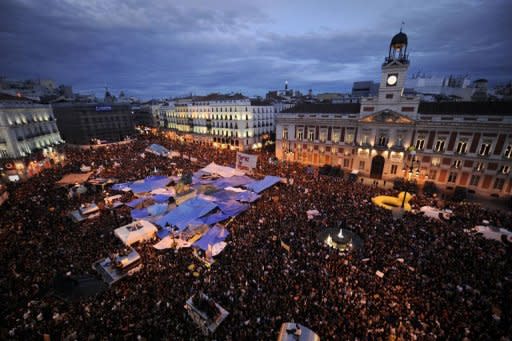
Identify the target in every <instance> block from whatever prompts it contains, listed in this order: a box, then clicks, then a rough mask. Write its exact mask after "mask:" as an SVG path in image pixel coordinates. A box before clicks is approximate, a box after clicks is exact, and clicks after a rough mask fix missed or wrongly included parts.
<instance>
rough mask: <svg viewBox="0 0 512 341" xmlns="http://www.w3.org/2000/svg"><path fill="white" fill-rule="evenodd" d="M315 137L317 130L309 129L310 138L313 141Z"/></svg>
mask: <svg viewBox="0 0 512 341" xmlns="http://www.w3.org/2000/svg"><path fill="white" fill-rule="evenodd" d="M314 139H315V131H314V130H312V129H311V130H308V140H309V141H313V140H314Z"/></svg>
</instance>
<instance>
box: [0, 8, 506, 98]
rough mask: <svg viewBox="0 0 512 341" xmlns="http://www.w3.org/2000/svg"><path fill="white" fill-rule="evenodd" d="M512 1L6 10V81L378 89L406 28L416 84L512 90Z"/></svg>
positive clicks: (155, 93)
mask: <svg viewBox="0 0 512 341" xmlns="http://www.w3.org/2000/svg"><path fill="white" fill-rule="evenodd" d="M510 13H512V1H510V0H484V1H479V0H451V1H445V0H436V1H425V0H403V1H402V0H387V1H380V0H379V1H369V0H365V1H361V0H358V1H341V0H331V1H324V0H315V1H312V0H307V1H303V0H293V1H288V0H250V1H244V0H209V1H207V0H186V1H170V0H111V1H107V0H44V1H42V0H1V1H0V76H4V77H8V78H14V79H25V78H37V77H39V78H42V79H45V78H48V79H54V80H55V81H56V82H57V83H59V84H60V83H64V84H69V85H72V86H73V89H74V90H75V91H79V92H81V93H92V92H95V93H96V94H98V95H99V94H102V92H103V90H102V89H103V88H104V86H105V85H108V87H109V88H110V89H112V91H113V92H114V94H116V95H117V94H118V93H119V91H120V90H124V91H125V93H126V94H127V95H132V96H139V97H142V98H152V97H154V98H158V97H169V96H175V95H182V94H187V93H194V94H206V93H208V92H214V91H215V92H231V91H242V92H243V93H244V94H246V95H264V94H265V93H266V91H267V90H269V89H278V88H282V87H283V83H284V81H285V80H288V81H289V84H290V87H291V88H294V89H299V90H302V91H304V92H305V91H307V89H309V88H312V89H313V91H314V92H315V93H318V92H324V91H336V92H342V91H349V90H350V88H351V86H352V82H354V81H357V80H377V79H378V78H379V72H380V65H381V63H382V61H383V58H384V56H385V54H386V53H387V50H388V47H389V41H390V39H391V37H392V36H393V35H394V34H395V33H397V32H398V31H399V29H400V24H401V22H402V21H404V22H405V26H404V31H405V32H406V33H407V35H408V36H409V52H410V59H411V67H410V73H412V72H418V71H421V72H425V73H427V74H432V75H449V74H470V75H471V77H472V79H476V78H480V77H484V78H487V79H489V80H490V82H491V84H496V83H502V82H505V81H508V80H510V79H512V35H511V34H510V33H511V32H512V20H510Z"/></svg>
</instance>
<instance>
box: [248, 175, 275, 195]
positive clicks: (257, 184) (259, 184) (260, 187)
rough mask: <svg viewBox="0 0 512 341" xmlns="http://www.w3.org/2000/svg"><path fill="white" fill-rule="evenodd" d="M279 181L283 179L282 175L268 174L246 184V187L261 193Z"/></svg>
mask: <svg viewBox="0 0 512 341" xmlns="http://www.w3.org/2000/svg"><path fill="white" fill-rule="evenodd" d="M279 181H281V178H280V177H278V176H271V175H267V176H266V177H265V178H263V179H262V180H259V181H254V182H251V183H250V184H248V185H246V186H245V187H246V188H247V189H250V190H251V191H253V192H255V193H258V194H259V193H261V192H263V191H264V190H266V189H267V188H270V187H272V186H274V185H275V184H277V183H278V182H279Z"/></svg>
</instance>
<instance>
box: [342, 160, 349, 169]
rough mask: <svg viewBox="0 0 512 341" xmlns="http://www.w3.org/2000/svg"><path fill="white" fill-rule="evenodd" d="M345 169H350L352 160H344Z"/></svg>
mask: <svg viewBox="0 0 512 341" xmlns="http://www.w3.org/2000/svg"><path fill="white" fill-rule="evenodd" d="M343 167H345V168H349V167H350V160H349V159H343Z"/></svg>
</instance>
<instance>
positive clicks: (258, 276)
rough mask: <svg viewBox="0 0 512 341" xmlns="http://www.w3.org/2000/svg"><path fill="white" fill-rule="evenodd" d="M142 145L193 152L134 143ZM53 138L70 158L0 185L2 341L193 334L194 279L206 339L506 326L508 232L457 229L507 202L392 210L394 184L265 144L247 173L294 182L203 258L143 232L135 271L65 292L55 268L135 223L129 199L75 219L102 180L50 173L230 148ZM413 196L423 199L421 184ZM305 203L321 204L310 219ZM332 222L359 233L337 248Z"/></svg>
mask: <svg viewBox="0 0 512 341" xmlns="http://www.w3.org/2000/svg"><path fill="white" fill-rule="evenodd" d="M150 143H159V144H161V145H163V146H165V147H167V148H169V149H171V150H175V151H179V152H180V153H181V155H186V156H189V157H188V158H173V159H167V158H163V157H159V156H156V155H152V154H149V153H144V149H145V148H146V147H147V146H148V145H149V144H150ZM62 152H64V153H65V155H66V163H65V164H63V165H56V166H55V167H54V168H52V169H49V170H45V171H43V172H42V173H41V174H39V175H37V176H35V177H33V178H31V179H29V180H27V181H26V182H23V183H19V184H14V185H9V186H8V190H9V192H10V198H9V200H8V201H7V202H6V203H5V204H4V205H3V206H2V207H0V217H1V219H0V233H1V235H0V256H1V259H2V262H0V274H1V276H0V295H1V296H0V302H1V303H0V308H1V309H0V313H1V315H2V320H1V322H0V339H4V340H9V339H13V340H32V339H35V340H37V339H42V338H43V336H44V335H45V334H47V335H48V336H49V337H50V339H51V340H59V339H62V340H114V339H121V340H123V339H126V340H131V339H140V340H160V339H164V340H169V339H170V340H204V339H205V336H204V335H202V334H201V332H200V330H199V329H198V328H197V326H196V325H195V324H194V323H193V321H192V320H191V319H190V318H189V317H188V316H187V312H186V310H185V309H184V304H185V301H186V300H187V299H188V298H189V297H191V296H192V295H194V294H196V293H199V292H203V293H205V294H206V295H208V297H209V298H211V299H213V300H215V302H217V303H218V304H220V305H221V306H222V307H223V308H225V309H226V310H227V311H228V312H229V316H228V317H227V319H226V320H225V321H224V322H223V323H222V324H221V325H220V327H219V328H218V329H217V331H216V332H215V334H213V336H211V339H215V340H275V339H276V338H277V333H278V331H279V327H280V325H281V324H282V323H284V322H296V323H300V324H302V325H305V326H307V327H309V328H311V329H312V330H314V331H315V332H316V333H317V334H319V335H320V338H321V339H323V340H385V339H387V340H434V339H441V340H445V339H455V340H475V339H482V340H502V341H504V340H510V336H511V335H512V323H511V306H512V271H511V269H512V262H511V259H512V258H511V250H510V246H508V245H506V244H503V243H499V242H496V241H491V240H486V239H484V238H482V237H481V236H478V235H475V234H472V233H468V232H467V230H468V229H471V228H472V227H473V226H475V225H477V224H479V223H481V222H482V220H484V219H486V220H489V221H490V222H491V224H493V225H495V226H500V227H504V228H507V227H508V228H510V227H512V217H511V215H510V212H499V211H491V210H488V209H483V208H481V207H480V206H478V205H477V204H470V203H465V202H463V203H455V202H446V203H444V205H446V206H447V207H449V208H450V209H452V210H453V212H454V215H453V218H452V219H451V220H449V221H437V220H428V219H426V218H425V217H423V216H422V215H421V214H417V213H415V212H412V213H406V214H405V215H404V216H403V218H401V219H394V218H393V215H392V214H391V212H390V211H388V210H385V209H382V208H378V207H375V206H374V205H373V204H372V203H371V198H372V197H373V196H375V195H380V194H396V193H394V192H392V191H391V190H387V191H385V190H382V189H380V188H377V187H370V186H366V185H363V184H361V183H360V182H358V181H355V182H353V181H349V180H347V179H345V178H343V177H329V176H322V175H318V174H317V173H315V172H311V171H310V169H308V168H305V167H304V166H302V165H299V164H294V163H282V162H277V163H275V162H268V160H269V158H270V157H271V154H268V153H263V152H262V153H261V154H260V155H259V165H258V173H260V174H271V175H278V176H281V177H285V178H288V179H293V181H288V184H279V185H278V186H274V187H272V188H271V189H269V190H267V191H266V192H264V193H263V196H262V197H261V198H260V199H259V200H258V201H256V202H255V203H254V204H253V205H252V207H251V208H250V209H249V210H248V211H246V212H244V213H242V214H241V215H239V216H237V217H236V218H235V219H234V220H233V221H231V222H230V223H229V226H228V229H229V230H230V232H231V233H230V236H229V237H228V239H227V240H226V241H227V242H228V246H227V247H226V248H225V250H224V251H223V252H222V253H221V254H220V255H219V256H217V257H216V261H215V263H214V264H213V265H212V266H211V268H206V267H205V265H204V264H202V263H201V262H199V261H198V260H197V258H196V257H194V255H193V254H192V250H191V249H180V250H176V251H175V250H163V251H160V250H156V249H154V248H153V247H152V244H154V241H150V242H148V243H143V244H138V245H136V246H135V249H136V250H137V252H138V253H139V254H140V255H141V257H142V261H143V268H142V270H141V271H140V272H138V273H136V274H134V275H133V276H131V277H127V278H125V279H123V280H121V281H119V282H116V283H115V284H114V285H113V286H111V287H110V288H108V289H107V290H105V291H103V292H101V293H100V294H98V295H96V296H92V297H88V298H84V299H81V300H78V301H72V302H68V301H63V300H61V299H59V298H57V297H55V295H53V294H52V290H53V289H52V285H53V284H52V283H53V281H54V279H55V278H56V277H57V276H60V275H62V274H67V275H70V276H73V275H81V274H94V271H93V270H92V268H91V264H92V263H93V262H95V261H97V260H98V259H101V258H104V257H106V256H107V255H109V253H110V252H112V250H115V249H116V248H119V243H120V242H119V240H117V238H115V236H114V234H113V230H114V229H115V228H116V227H118V226H121V225H124V224H127V223H129V222H131V217H130V213H129V209H128V208H127V207H122V208H119V209H117V211H116V213H115V214H112V213H111V212H112V210H108V209H107V208H104V207H102V210H101V211H102V213H101V215H100V217H99V218H97V219H93V220H88V221H85V222H83V223H80V224H76V223H73V222H71V220H70V219H69V217H68V212H69V211H70V210H72V209H76V208H77V207H78V206H79V205H80V204H82V203H84V202H91V201H94V202H100V201H101V199H102V198H104V197H105V196H106V195H108V194H112V191H109V190H108V188H107V189H106V190H107V191H108V192H109V193H106V192H104V191H101V190H96V191H92V190H90V191H88V192H87V193H85V194H82V195H80V196H79V197H72V198H69V197H68V195H67V189H66V188H62V187H59V186H57V185H56V184H55V183H56V181H58V180H59V179H60V178H61V177H62V176H63V175H64V174H67V173H71V172H79V169H80V166H81V165H90V166H91V167H92V168H93V170H95V171H97V170H98V169H100V171H98V173H99V174H98V175H99V176H102V177H113V178H116V179H118V180H119V181H120V182H125V181H132V180H136V179H141V178H143V177H146V176H148V175H152V174H162V175H176V174H177V173H179V172H183V171H184V170H190V171H196V170H198V169H199V168H200V167H201V166H204V165H206V164H208V163H209V162H211V161H214V162H216V163H218V164H222V165H231V166H233V165H234V164H235V157H236V152H234V151H230V150H219V149H216V148H213V147H211V146H205V145H197V144H189V143H184V142H180V141H177V140H169V139H168V138H166V137H164V136H160V135H152V134H151V135H147V136H146V135H144V136H140V137H139V138H138V139H137V140H135V141H133V142H131V143H129V144H125V145H118V146H115V145H113V146H109V147H108V148H99V149H91V150H75V149H64V150H62ZM190 156H192V157H194V158H197V162H191V161H190V160H189V158H190ZM131 196H132V194H131V193H128V194H124V195H123V199H122V200H123V201H124V202H126V201H129V200H131V199H132V197H131ZM412 204H413V206H415V207H418V206H421V205H424V204H433V199H432V198H427V197H423V196H421V195H418V197H416V198H415V199H414V200H413V201H412ZM311 209H316V210H318V211H319V212H320V216H318V217H316V218H315V219H313V220H310V219H308V217H307V215H306V211H307V210H311ZM340 221H343V222H344V224H345V226H347V227H348V228H350V229H351V230H353V231H354V232H355V233H357V234H358V235H359V236H361V238H362V239H363V241H364V247H363V254H362V255H360V254H353V253H347V254H340V253H339V252H338V251H337V250H335V249H333V248H330V247H328V246H327V245H325V244H324V243H323V242H322V241H320V240H318V238H317V234H318V232H319V231H321V230H322V229H324V228H326V227H334V226H338V224H339V222H340ZM282 242H284V243H285V244H286V245H288V246H289V250H287V249H285V248H283V244H282ZM190 264H195V267H196V271H198V273H200V275H199V276H194V275H193V274H192V272H191V271H189V266H190ZM377 271H378V272H379V273H381V274H383V275H382V276H377V275H376V272H377Z"/></svg>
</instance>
